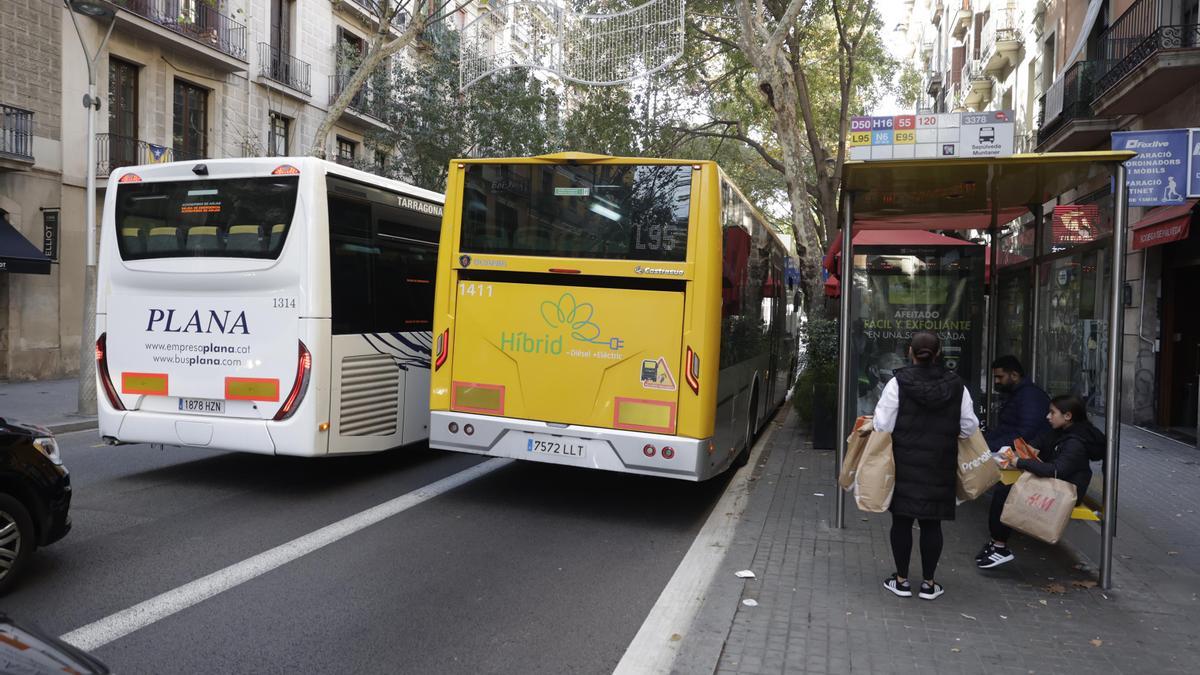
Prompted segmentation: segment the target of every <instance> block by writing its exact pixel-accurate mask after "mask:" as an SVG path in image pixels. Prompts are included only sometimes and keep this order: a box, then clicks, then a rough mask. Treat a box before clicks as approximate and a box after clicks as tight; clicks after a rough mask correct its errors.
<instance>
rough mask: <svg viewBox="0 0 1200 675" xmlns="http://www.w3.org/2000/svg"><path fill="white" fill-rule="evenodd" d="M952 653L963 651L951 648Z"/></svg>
mask: <svg viewBox="0 0 1200 675" xmlns="http://www.w3.org/2000/svg"><path fill="white" fill-rule="evenodd" d="M950 651H952V652H961V651H962V650H961V649H959V648H958V647H951V648H950Z"/></svg>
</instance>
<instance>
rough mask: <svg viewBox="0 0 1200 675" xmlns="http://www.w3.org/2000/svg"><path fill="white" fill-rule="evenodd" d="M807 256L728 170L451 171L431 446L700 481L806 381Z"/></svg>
mask: <svg viewBox="0 0 1200 675" xmlns="http://www.w3.org/2000/svg"><path fill="white" fill-rule="evenodd" d="M787 256H788V252H787V248H786V247H785V245H784V244H783V242H782V241H781V240H780V238H779V236H778V235H777V234H776V233H775V232H774V230H773V229H772V228H771V227H769V226H768V225H767V223H766V221H765V220H764V219H763V218H762V216H761V215H760V214H759V213H758V212H756V211H755V210H754V209H753V208H752V207H751V206H750V205H749V203H748V202H747V201H746V199H745V198H744V197H743V196H742V195H741V193H740V192H738V190H737V188H735V187H734V186H733V184H732V183H731V182H730V181H729V179H728V178H727V177H726V176H725V175H724V174H723V173H722V172H721V170H720V168H718V166H717V165H716V164H715V163H713V162H692V161H682V160H669V159H646V158H626V157H607V156H602V155H589V154H582V153H561V154H555V155H545V156H541V157H532V158H519V159H475V160H455V161H454V162H452V163H451V165H450V175H449V181H448V183H447V189H446V205H445V211H444V216H443V221H442V233H441V248H440V251H439V255H438V268H437V288H436V291H435V296H434V319H433V322H434V323H433V325H434V336H435V338H434V350H433V351H434V355H433V371H434V372H433V374H432V380H431V399H430V408H431V420H430V445H431V446H432V447H435V448H441V449H445V450H456V451H460V452H470V453H478V454H484V455H492V456H498V457H513V458H518V459H527V460H534V461H541V462H550V463H555V464H565V465H571V466H579V467H588V468H596V469H607V470H611V471H623V472H627V473H639V474H647V475H654V476H664V477H671V478H682V479H686V480H695V481H698V480H705V479H707V478H710V477H712V476H714V475H716V474H719V473H721V472H722V471H724V470H725V469H727V468H728V467H729V466H731V465H740V464H741V463H744V462H745V461H746V459H747V458H748V457H749V450H750V446H751V444H752V441H753V439H754V438H755V436H756V434H757V432H758V430H759V429H760V428H761V426H762V424H763V422H764V421H765V420H766V419H767V418H768V416H769V414H770V413H771V412H772V411H774V409H775V408H776V407H777V406H778V405H779V404H780V403H781V402H782V401H783V399H784V396H785V394H786V392H787V389H788V387H789V386H790V384H791V375H792V372H793V366H794V362H795V354H796V338H795V335H794V331H793V330H792V327H793V322H792V321H791V314H792V311H793V307H794V303H792V302H790V299H791V298H792V297H793V296H794V289H793V288H792V286H791V285H790V284H789V283H788V281H787V276H786V273H785V270H786V269H787V265H786V258H787Z"/></svg>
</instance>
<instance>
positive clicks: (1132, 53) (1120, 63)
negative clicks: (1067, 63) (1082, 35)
mask: <svg viewBox="0 0 1200 675" xmlns="http://www.w3.org/2000/svg"><path fill="white" fill-rule="evenodd" d="M1170 13H1171V7H1170V3H1169V2H1166V1H1164V0H1138V1H1137V2H1135V3H1134V4H1133V5H1132V6H1131V7H1130V8H1129V9H1128V10H1126V11H1125V13H1124V14H1122V15H1121V16H1120V17H1119V18H1117V20H1116V21H1114V22H1113V24H1112V25H1111V26H1109V27H1108V29H1107V30H1105V31H1104V32H1103V33H1102V34H1101V35H1100V45H1101V53H1102V54H1103V58H1104V60H1105V61H1106V62H1108V63H1109V64H1110V67H1109V68H1108V69H1107V70H1106V72H1104V73H1103V74H1102V75H1101V76H1100V82H1099V88H1098V89H1097V91H1098V92H1104V91H1107V90H1108V89H1110V88H1111V87H1112V86H1113V85H1115V84H1116V83H1117V82H1119V81H1120V80H1121V78H1123V77H1125V76H1126V75H1128V74H1129V73H1130V72H1131V71H1132V70H1133V69H1134V68H1137V67H1138V66H1139V65H1140V64H1141V63H1142V62H1143V61H1145V60H1146V59H1147V58H1149V57H1150V56H1153V55H1154V54H1155V53H1157V52H1159V51H1162V50H1165V49H1181V48H1184V47H1200V25H1198V24H1189V25H1165V23H1166V17H1167V16H1170V15H1171V14H1170Z"/></svg>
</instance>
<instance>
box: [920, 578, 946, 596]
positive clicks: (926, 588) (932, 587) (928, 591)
mask: <svg viewBox="0 0 1200 675" xmlns="http://www.w3.org/2000/svg"><path fill="white" fill-rule="evenodd" d="M945 592H946V589H944V588H942V585H941V584H939V583H938V582H936V581H935V582H933V583H932V584H927V583H925V582H924V581H922V582H921V593H920V595H921V599H922V600H936V599H937V598H938V596H939V595H941V594H942V593H945Z"/></svg>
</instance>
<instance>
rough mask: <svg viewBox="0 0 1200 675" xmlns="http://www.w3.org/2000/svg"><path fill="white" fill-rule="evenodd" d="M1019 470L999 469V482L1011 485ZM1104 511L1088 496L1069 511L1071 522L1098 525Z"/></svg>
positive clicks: (1018, 476)
mask: <svg viewBox="0 0 1200 675" xmlns="http://www.w3.org/2000/svg"><path fill="white" fill-rule="evenodd" d="M1021 473H1022V472H1021V470H1020V469H1000V482H1001V483H1004V484H1005V485H1012V484H1013V483H1015V482H1017V479H1018V478H1020V477H1021ZM1103 513H1104V510H1103V509H1102V508H1101V507H1100V505H1099V504H1097V503H1096V501H1095V500H1094V499H1092V498H1091V497H1090V496H1088V495H1086V494H1085V495H1084V496H1083V503H1082V504H1079V505H1077V506H1076V507H1075V508H1074V509H1072V510H1071V520H1090V521H1092V522H1094V523H1098V522H1100V521H1101V520H1102V519H1103Z"/></svg>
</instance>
